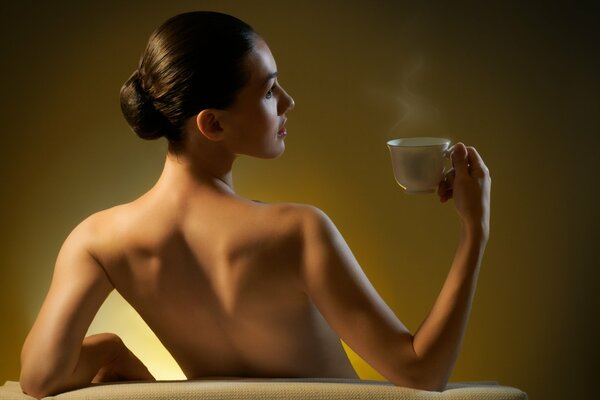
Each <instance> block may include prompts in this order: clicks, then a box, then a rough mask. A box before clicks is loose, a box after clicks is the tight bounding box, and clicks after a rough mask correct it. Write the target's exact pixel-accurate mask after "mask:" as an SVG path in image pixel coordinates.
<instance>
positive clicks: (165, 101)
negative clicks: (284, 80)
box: [121, 11, 258, 145]
mask: <svg viewBox="0 0 600 400" xmlns="http://www.w3.org/2000/svg"><path fill="white" fill-rule="evenodd" d="M256 36H258V34H257V33H256V31H255V30H254V29H253V28H252V27H251V26H250V25H248V24H246V23H245V22H243V21H241V20H239V19H237V18H235V17H232V16H230V15H227V14H222V13H218V12H211V11H194V12H188V13H183V14H179V15H176V16H174V17H171V18H169V19H168V20H167V21H165V22H164V23H163V24H162V25H161V26H159V27H158V28H157V29H156V30H155V31H154V32H152V35H151V36H150V39H149V40H148V44H147V46H146V50H145V51H144V53H143V54H142V56H141V58H140V61H139V65H138V68H137V70H136V71H134V73H133V74H132V75H131V76H130V77H129V79H127V81H126V82H125V83H124V84H123V86H122V87H121V111H122V112H123V115H124V116H125V119H126V120H127V122H128V123H129V125H131V127H132V129H133V131H134V132H135V133H136V134H137V135H138V136H139V137H141V138H143V139H149V140H152V139H158V138H160V137H162V136H165V137H166V138H167V139H168V140H169V142H170V143H172V144H174V145H180V144H181V142H182V139H183V137H182V135H183V132H182V128H183V125H184V123H185V121H186V120H187V119H188V118H189V117H191V116H193V115H196V114H197V113H199V112H200V111H202V110H204V109H206V108H217V109H226V108H227V107H229V106H230V105H231V104H232V103H233V101H234V100H235V97H236V95H237V93H238V91H239V90H240V89H241V88H242V87H243V86H244V85H245V84H246V83H247V82H248V79H249V75H248V72H247V71H246V69H245V67H244V58H245V56H246V55H247V54H248V53H249V52H250V50H251V49H252V48H253V44H254V40H255V37H256Z"/></svg>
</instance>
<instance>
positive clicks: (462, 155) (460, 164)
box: [452, 142, 469, 174]
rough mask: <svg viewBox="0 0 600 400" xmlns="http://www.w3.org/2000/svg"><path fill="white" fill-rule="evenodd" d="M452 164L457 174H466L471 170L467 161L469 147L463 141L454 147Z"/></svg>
mask: <svg viewBox="0 0 600 400" xmlns="http://www.w3.org/2000/svg"><path fill="white" fill-rule="evenodd" d="M452 166H453V167H454V169H455V170H456V173H457V174H464V173H467V172H468V171H469V169H468V163H467V148H466V147H465V145H464V144H463V143H460V142H458V143H457V144H455V145H454V146H453V147H452Z"/></svg>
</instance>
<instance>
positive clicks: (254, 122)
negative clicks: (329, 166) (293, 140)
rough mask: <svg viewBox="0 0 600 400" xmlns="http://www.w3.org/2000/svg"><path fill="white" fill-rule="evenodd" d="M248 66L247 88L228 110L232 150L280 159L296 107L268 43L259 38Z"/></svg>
mask: <svg viewBox="0 0 600 400" xmlns="http://www.w3.org/2000/svg"><path fill="white" fill-rule="evenodd" d="M245 66H246V68H247V72H248V73H249V80H248V82H247V84H246V85H245V86H244V87H243V88H242V89H241V90H240V92H239V93H238V95H237V97H236V100H235V101H234V103H233V104H232V105H231V107H229V108H228V110H227V115H226V117H225V121H224V123H225V124H226V125H227V128H228V129H229V131H230V132H231V136H232V137H231V140H230V141H229V147H230V149H231V151H232V152H234V153H235V154H246V155H249V156H253V157H258V158H276V157H278V156H279V155H281V154H282V153H283V151H284V149H285V143H284V140H285V135H281V134H280V133H279V132H280V131H281V130H282V127H283V126H284V124H285V121H286V119H287V117H286V113H287V112H288V111H290V110H291V109H292V108H293V107H294V100H293V99H292V98H291V97H290V95H288V94H287V92H286V91H285V90H284V89H283V87H282V86H281V85H280V84H279V81H278V79H277V64H276V63H275V59H274V58H273V55H272V54H271V50H270V49H269V47H268V46H267V44H266V43H265V41H264V40H262V39H261V38H259V37H257V38H256V39H255V42H254V49H253V50H252V51H250V52H249V53H248V55H247V56H246V60H245Z"/></svg>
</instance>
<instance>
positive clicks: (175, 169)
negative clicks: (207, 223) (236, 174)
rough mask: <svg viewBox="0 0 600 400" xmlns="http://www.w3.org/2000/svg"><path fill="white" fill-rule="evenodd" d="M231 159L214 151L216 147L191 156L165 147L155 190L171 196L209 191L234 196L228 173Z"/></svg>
mask: <svg viewBox="0 0 600 400" xmlns="http://www.w3.org/2000/svg"><path fill="white" fill-rule="evenodd" d="M197 149H198V148H197ZM235 158H236V157H235V156H234V155H231V154H229V153H227V152H223V151H218V148H212V149H209V151H206V152H204V153H202V152H201V151H196V152H194V153H193V154H192V153H191V152H189V151H187V150H182V151H175V150H174V149H172V148H171V146H169V151H168V152H167V157H166V160H165V165H164V168H163V172H162V174H161V176H160V178H159V180H158V182H157V183H156V186H155V187H156V188H157V189H159V190H160V189H165V190H167V191H168V192H169V193H171V194H175V193H181V194H184V195H187V194H190V193H193V192H194V193H198V192H212V193H218V194H226V195H236V194H235V191H234V189H233V180H232V174H231V170H232V166H233V161H234V160H235Z"/></svg>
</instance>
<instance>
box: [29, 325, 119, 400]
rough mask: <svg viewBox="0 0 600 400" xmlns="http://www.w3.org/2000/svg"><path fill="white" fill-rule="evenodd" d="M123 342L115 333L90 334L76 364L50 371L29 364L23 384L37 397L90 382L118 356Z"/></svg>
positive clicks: (79, 386)
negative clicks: (36, 369) (38, 371)
mask: <svg viewBox="0 0 600 400" xmlns="http://www.w3.org/2000/svg"><path fill="white" fill-rule="evenodd" d="M122 346H124V345H123V343H122V342H121V340H120V339H119V337H118V336H116V335H114V334H108V333H106V334H98V335H93V336H88V337H86V338H85V339H84V341H83V343H82V346H81V351H80V353H79V357H78V359H77V361H76V363H74V365H64V366H62V367H63V368H54V370H53V371H50V372H48V373H36V371H34V370H32V369H33V368H34V367H29V368H28V369H27V370H23V371H22V374H21V386H22V388H23V390H24V391H25V392H26V393H27V394H29V395H31V396H34V397H37V398H41V397H44V396H47V395H50V394H56V393H61V392H65V391H68V390H73V389H77V388H81V387H85V386H88V385H89V384H90V383H91V382H92V379H93V378H94V376H96V373H97V372H98V371H99V370H100V369H101V368H102V367H104V366H106V365H108V364H110V363H111V362H112V361H113V360H114V359H115V358H116V357H117V356H118V354H119V352H120V351H122V349H121V347H122Z"/></svg>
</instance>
